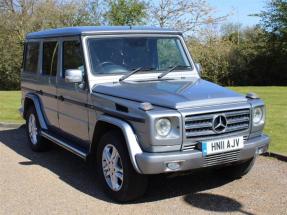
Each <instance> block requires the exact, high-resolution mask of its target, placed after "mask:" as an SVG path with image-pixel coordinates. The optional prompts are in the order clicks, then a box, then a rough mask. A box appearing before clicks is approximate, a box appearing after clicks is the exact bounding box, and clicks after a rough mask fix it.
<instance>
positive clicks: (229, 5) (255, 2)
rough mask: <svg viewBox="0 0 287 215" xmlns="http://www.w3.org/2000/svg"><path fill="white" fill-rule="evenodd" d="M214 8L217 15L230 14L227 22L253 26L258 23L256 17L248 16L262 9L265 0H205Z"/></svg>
mask: <svg viewBox="0 0 287 215" xmlns="http://www.w3.org/2000/svg"><path fill="white" fill-rule="evenodd" d="M207 2H208V3H209V4H210V5H211V6H212V7H213V8H215V10H216V15H217V16H224V15H227V14H232V15H230V16H229V17H228V18H227V20H226V21H227V22H233V23H241V24H242V25H243V26H245V27H247V26H253V25H256V24H258V23H259V20H260V19H259V18H258V17H252V16H248V15H249V14H255V13H259V12H260V11H262V10H264V7H265V5H266V0H207Z"/></svg>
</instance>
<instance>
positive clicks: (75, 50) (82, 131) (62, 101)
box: [57, 38, 89, 145]
mask: <svg viewBox="0 0 287 215" xmlns="http://www.w3.org/2000/svg"><path fill="white" fill-rule="evenodd" d="M61 52H62V54H61V56H62V59H61V74H60V75H59V77H58V88H57V96H58V98H59V101H58V113H59V126H60V130H61V132H63V133H65V135H66V137H68V138H71V139H72V140H74V141H77V143H84V144H85V145H86V144H88V141H89V133H88V132H89V118H88V109H87V107H86V104H87V102H88V89H87V87H85V85H86V83H67V82H65V71H66V70H68V69H80V70H82V71H83V74H84V73H85V69H84V58H83V51H82V46H81V42H80V40H79V39H78V38H77V39H76V38H72V39H64V40H63V41H62V43H61ZM84 77H85V75H84Z"/></svg>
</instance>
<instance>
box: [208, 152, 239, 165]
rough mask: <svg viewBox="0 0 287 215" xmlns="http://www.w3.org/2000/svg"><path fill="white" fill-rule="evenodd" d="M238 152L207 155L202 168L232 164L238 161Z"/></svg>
mask: <svg viewBox="0 0 287 215" xmlns="http://www.w3.org/2000/svg"><path fill="white" fill-rule="evenodd" d="M239 155H240V150H236V151H231V152H224V153H220V154H215V155H207V156H206V157H205V158H204V163H203V166H204V167H208V166H215V165H220V164H226V163H232V162H236V161H238V160H239Z"/></svg>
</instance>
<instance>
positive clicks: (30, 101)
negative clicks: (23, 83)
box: [23, 93, 48, 129]
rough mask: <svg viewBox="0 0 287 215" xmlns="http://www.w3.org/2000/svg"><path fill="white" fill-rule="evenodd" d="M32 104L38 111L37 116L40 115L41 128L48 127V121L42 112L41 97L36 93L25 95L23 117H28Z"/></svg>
mask: <svg viewBox="0 0 287 215" xmlns="http://www.w3.org/2000/svg"><path fill="white" fill-rule="evenodd" d="M31 105H33V106H34V108H35V110H36V112H37V117H38V120H39V123H40V126H41V128H42V129H48V126H47V123H46V120H45V116H44V114H43V112H42V105H41V102H40V99H39V97H38V96H37V95H35V94H33V93H27V94H26V95H25V98H24V106H23V108H24V110H23V117H24V118H26V114H27V111H28V109H29V107H30V106H31Z"/></svg>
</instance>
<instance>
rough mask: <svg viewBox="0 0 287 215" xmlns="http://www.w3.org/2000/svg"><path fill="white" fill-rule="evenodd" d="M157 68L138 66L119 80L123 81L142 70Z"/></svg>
mask: <svg viewBox="0 0 287 215" xmlns="http://www.w3.org/2000/svg"><path fill="white" fill-rule="evenodd" d="M154 69H155V68H144V67H138V68H136V69H134V70H132V71H131V72H129V73H128V74H126V75H124V76H122V77H121V78H120V79H119V81H123V80H125V79H127V78H128V77H130V76H132V75H133V74H135V73H137V72H140V71H151V70H154Z"/></svg>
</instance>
